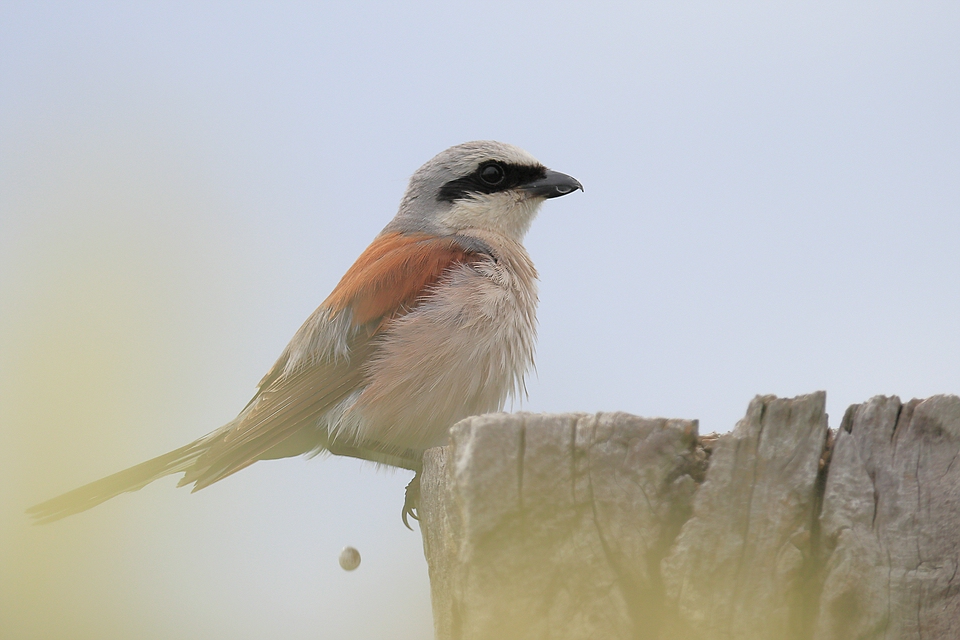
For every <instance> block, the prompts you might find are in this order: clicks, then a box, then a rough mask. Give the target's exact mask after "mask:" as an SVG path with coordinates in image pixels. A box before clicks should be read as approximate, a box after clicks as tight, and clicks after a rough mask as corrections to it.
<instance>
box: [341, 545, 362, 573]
mask: <svg viewBox="0 0 960 640" xmlns="http://www.w3.org/2000/svg"><path fill="white" fill-rule="evenodd" d="M359 566H360V552H359V551H357V550H356V549H354V548H353V547H344V548H343V551H341V552H340V567H341V568H342V569H343V570H344V571H353V570H354V569H356V568H357V567H359Z"/></svg>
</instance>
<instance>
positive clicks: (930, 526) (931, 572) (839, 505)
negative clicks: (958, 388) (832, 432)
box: [816, 396, 960, 640]
mask: <svg viewBox="0 0 960 640" xmlns="http://www.w3.org/2000/svg"><path fill="white" fill-rule="evenodd" d="M958 453H960V398H957V397H956V396H935V397H933V398H930V399H929V400H926V401H923V402H921V401H919V400H911V401H910V402H908V403H906V404H901V402H900V399H899V398H895V397H894V398H883V397H877V398H873V399H872V400H870V401H869V402H867V403H865V404H862V405H854V406H852V407H850V408H849V409H848V410H847V413H846V415H845V416H844V419H843V423H842V425H841V427H840V429H839V433H838V434H837V440H836V444H835V445H834V450H833V459H832V461H831V464H830V473H829V475H828V476H827V485H826V492H825V495H824V498H823V515H822V518H821V522H822V539H823V546H824V556H825V557H824V560H825V562H824V576H825V577H824V582H823V589H822V593H821V596H820V611H819V613H820V616H819V620H818V621H817V627H816V629H817V636H816V637H818V638H830V639H833V638H837V639H839V638H890V639H897V640H899V639H901V638H950V639H954V638H960V597H958V593H960V576H958V575H957V573H958V572H957V569H958V567H960V465H958V464H957V454H958Z"/></svg>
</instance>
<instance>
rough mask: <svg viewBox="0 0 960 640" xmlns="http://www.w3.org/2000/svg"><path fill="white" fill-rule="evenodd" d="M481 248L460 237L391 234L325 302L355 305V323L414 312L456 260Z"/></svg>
mask: <svg viewBox="0 0 960 640" xmlns="http://www.w3.org/2000/svg"><path fill="white" fill-rule="evenodd" d="M477 254H478V252H477V250H476V249H474V248H473V247H471V246H469V245H466V244H464V243H461V242H459V241H458V240H457V238H456V237H452V236H451V237H444V238H438V237H436V236H429V235H426V234H401V233H387V234H383V235H381V236H380V237H378V238H377V239H376V240H374V242H373V243H372V244H371V245H370V246H369V247H367V250H366V251H364V252H363V253H362V254H361V255H360V257H359V258H358V259H357V261H356V262H355V263H354V264H353V266H352V267H350V269H348V270H347V273H346V274H344V276H343V278H342V279H341V280H340V283H339V284H338V285H337V286H336V288H335V289H334V290H333V292H332V293H331V294H330V296H329V297H328V298H327V299H326V301H325V302H324V305H325V306H327V307H328V308H330V309H331V310H332V311H334V312H337V313H338V312H342V311H344V310H346V309H349V310H350V312H351V313H352V314H353V315H352V317H353V322H354V324H355V325H365V324H370V323H373V322H382V321H386V320H389V319H391V318H393V317H395V316H397V315H402V314H403V313H405V312H407V311H409V310H410V309H412V308H413V307H415V306H416V304H417V302H418V301H419V300H420V299H421V298H422V297H423V296H424V295H426V294H427V293H429V291H430V289H431V288H432V287H433V286H435V285H436V283H437V282H438V281H439V280H440V278H441V277H442V276H443V275H444V273H446V272H447V270H449V269H450V267H451V266H452V265H454V264H457V263H460V262H467V261H470V260H475V259H476V256H477Z"/></svg>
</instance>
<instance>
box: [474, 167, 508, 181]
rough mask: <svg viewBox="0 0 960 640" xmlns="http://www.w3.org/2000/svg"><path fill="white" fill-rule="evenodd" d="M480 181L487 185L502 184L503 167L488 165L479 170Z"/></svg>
mask: <svg viewBox="0 0 960 640" xmlns="http://www.w3.org/2000/svg"><path fill="white" fill-rule="evenodd" d="M480 179H481V180H483V181H484V182H486V183H487V184H500V183H501V182H503V167H501V166H500V165H499V164H488V165H487V166H485V167H484V168H483V169H481V170H480Z"/></svg>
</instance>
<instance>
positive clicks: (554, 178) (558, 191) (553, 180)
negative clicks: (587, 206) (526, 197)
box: [520, 169, 583, 198]
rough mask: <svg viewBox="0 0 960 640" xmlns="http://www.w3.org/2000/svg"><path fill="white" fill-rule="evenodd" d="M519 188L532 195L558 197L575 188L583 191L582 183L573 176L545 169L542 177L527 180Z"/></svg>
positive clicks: (571, 191)
mask: <svg viewBox="0 0 960 640" xmlns="http://www.w3.org/2000/svg"><path fill="white" fill-rule="evenodd" d="M520 189H521V190H522V191H525V192H526V193H528V194H530V195H531V196H534V197H536V196H539V197H541V198H559V197H560V196H565V195H567V194H568V193H573V192H574V191H576V190H577V189H580V191H583V185H582V184H580V181H579V180H577V179H576V178H574V177H573V176H568V175H567V174H565V173H560V172H559V171H551V170H550V169H547V174H546V175H545V176H544V177H542V178H540V179H539V180H534V181H533V182H528V183H527V184H525V185H523V186H522V187H520Z"/></svg>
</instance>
